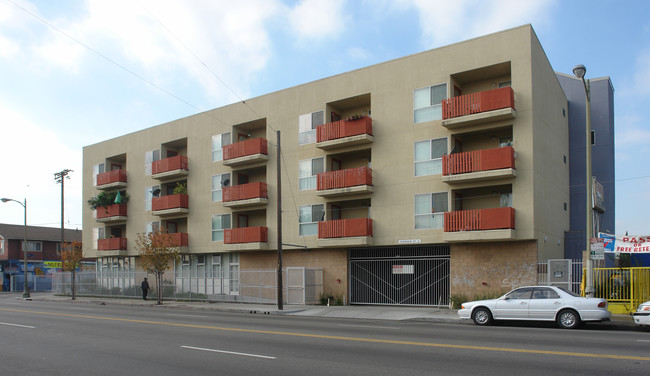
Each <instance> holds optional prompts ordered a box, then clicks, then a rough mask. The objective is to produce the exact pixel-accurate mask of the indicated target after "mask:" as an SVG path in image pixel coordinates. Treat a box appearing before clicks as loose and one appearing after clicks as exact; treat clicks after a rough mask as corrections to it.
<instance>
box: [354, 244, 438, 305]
mask: <svg viewBox="0 0 650 376" xmlns="http://www.w3.org/2000/svg"><path fill="white" fill-rule="evenodd" d="M350 303H351V304H386V305H417V306H447V305H449V246H448V245H431V246H400V247H376V248H352V249H350Z"/></svg>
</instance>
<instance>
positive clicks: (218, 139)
mask: <svg viewBox="0 0 650 376" xmlns="http://www.w3.org/2000/svg"><path fill="white" fill-rule="evenodd" d="M226 145H230V132H228V133H222V134H216V135H214V136H212V162H218V161H221V160H223V147H224V146H226Z"/></svg>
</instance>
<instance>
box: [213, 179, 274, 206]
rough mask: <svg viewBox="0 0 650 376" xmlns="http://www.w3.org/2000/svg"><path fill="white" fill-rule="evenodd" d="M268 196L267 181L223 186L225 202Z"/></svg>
mask: <svg viewBox="0 0 650 376" xmlns="http://www.w3.org/2000/svg"><path fill="white" fill-rule="evenodd" d="M251 198H268V192H267V185H266V183H262V182H257V183H248V184H241V185H233V186H230V187H223V202H230V201H239V200H248V199H251Z"/></svg>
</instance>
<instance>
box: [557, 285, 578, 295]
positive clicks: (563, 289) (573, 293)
mask: <svg viewBox="0 0 650 376" xmlns="http://www.w3.org/2000/svg"><path fill="white" fill-rule="evenodd" d="M558 288H559V289H560V290H562V291H564V292H566V293H567V294H569V295H571V296H575V297H576V298H582V295H580V294H576V293H575V292H573V291H569V290H567V289H565V288H564V287H558Z"/></svg>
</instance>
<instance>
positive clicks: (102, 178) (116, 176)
mask: <svg viewBox="0 0 650 376" xmlns="http://www.w3.org/2000/svg"><path fill="white" fill-rule="evenodd" d="M118 182H122V183H126V170H121V169H120V170H112V171H107V172H102V173H101V174H97V186H100V185H105V184H111V183H118Z"/></svg>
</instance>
